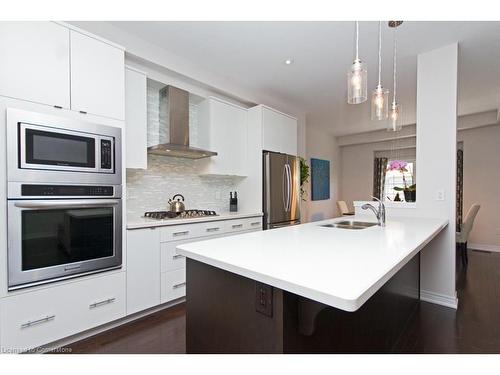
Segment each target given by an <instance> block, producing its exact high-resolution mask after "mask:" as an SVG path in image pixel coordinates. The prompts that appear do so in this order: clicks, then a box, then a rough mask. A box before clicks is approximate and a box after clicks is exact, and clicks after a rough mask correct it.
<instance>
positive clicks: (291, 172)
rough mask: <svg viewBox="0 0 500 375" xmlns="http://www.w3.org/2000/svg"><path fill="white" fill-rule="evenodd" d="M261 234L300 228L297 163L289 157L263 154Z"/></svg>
mask: <svg viewBox="0 0 500 375" xmlns="http://www.w3.org/2000/svg"><path fill="white" fill-rule="evenodd" d="M263 171H264V176H263V177H264V178H263V183H264V186H263V191H264V201H263V212H264V230H266V229H273V228H280V227H284V226H288V225H296V224H300V163H299V159H298V158H297V157H296V156H293V155H286V154H280V153H277V152H269V151H265V152H264V153H263Z"/></svg>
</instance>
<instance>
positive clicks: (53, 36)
mask: <svg viewBox="0 0 500 375" xmlns="http://www.w3.org/2000/svg"><path fill="white" fill-rule="evenodd" d="M0 51H2V53H1V58H0V95H3V96H9V97H12V98H16V99H23V100H28V101H31V102H36V103H42V104H48V105H51V106H57V107H62V108H70V60H69V55H70V41H69V29H67V28H66V27H63V26H61V25H58V24H55V23H53V22H32V21H30V22H0Z"/></svg>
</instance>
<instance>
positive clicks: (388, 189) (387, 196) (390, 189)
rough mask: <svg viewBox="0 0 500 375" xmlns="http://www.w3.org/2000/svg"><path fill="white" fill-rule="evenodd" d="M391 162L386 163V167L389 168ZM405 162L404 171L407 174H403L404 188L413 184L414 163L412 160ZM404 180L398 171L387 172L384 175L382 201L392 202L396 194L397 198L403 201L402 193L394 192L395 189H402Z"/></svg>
mask: <svg viewBox="0 0 500 375" xmlns="http://www.w3.org/2000/svg"><path fill="white" fill-rule="evenodd" d="M391 161H392V160H389V162H388V163H387V167H389V165H390V163H391ZM405 161H406V162H407V165H406V169H407V172H404V179H405V180H406V186H411V185H413V184H414V183H415V182H414V181H415V161H414V160H405ZM404 186H405V184H404V180H403V173H401V172H400V171H399V170H393V171H390V170H387V172H386V174H385V184H384V200H385V201H394V199H395V198H396V195H397V193H399V198H400V200H401V201H404V200H405V196H404V193H403V192H402V191H399V192H398V191H396V190H394V188H395V187H400V188H404Z"/></svg>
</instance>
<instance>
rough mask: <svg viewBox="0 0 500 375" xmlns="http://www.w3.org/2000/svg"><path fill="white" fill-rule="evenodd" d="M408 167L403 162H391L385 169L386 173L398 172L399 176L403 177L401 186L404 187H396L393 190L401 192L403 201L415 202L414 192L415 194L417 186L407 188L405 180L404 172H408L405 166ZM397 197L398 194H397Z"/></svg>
mask: <svg viewBox="0 0 500 375" xmlns="http://www.w3.org/2000/svg"><path fill="white" fill-rule="evenodd" d="M407 165H408V163H407V162H405V161H404V160H391V161H390V162H389V166H388V167H387V171H400V172H401V174H402V175H403V185H404V187H402V188H401V187H399V186H396V187H395V188H394V190H396V191H398V192H400V191H402V192H403V193H404V196H405V201H407V202H415V198H416V192H417V184H413V185H410V186H408V184H407V183H406V178H405V172H408V169H407V168H406V166H407ZM398 196H399V194H398Z"/></svg>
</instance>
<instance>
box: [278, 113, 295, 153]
mask: <svg viewBox="0 0 500 375" xmlns="http://www.w3.org/2000/svg"><path fill="white" fill-rule="evenodd" d="M281 127H282V128H281V129H282V131H281V152H283V153H285V154H288V155H297V120H296V119H294V118H291V117H288V116H284V115H282V116H281Z"/></svg>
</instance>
